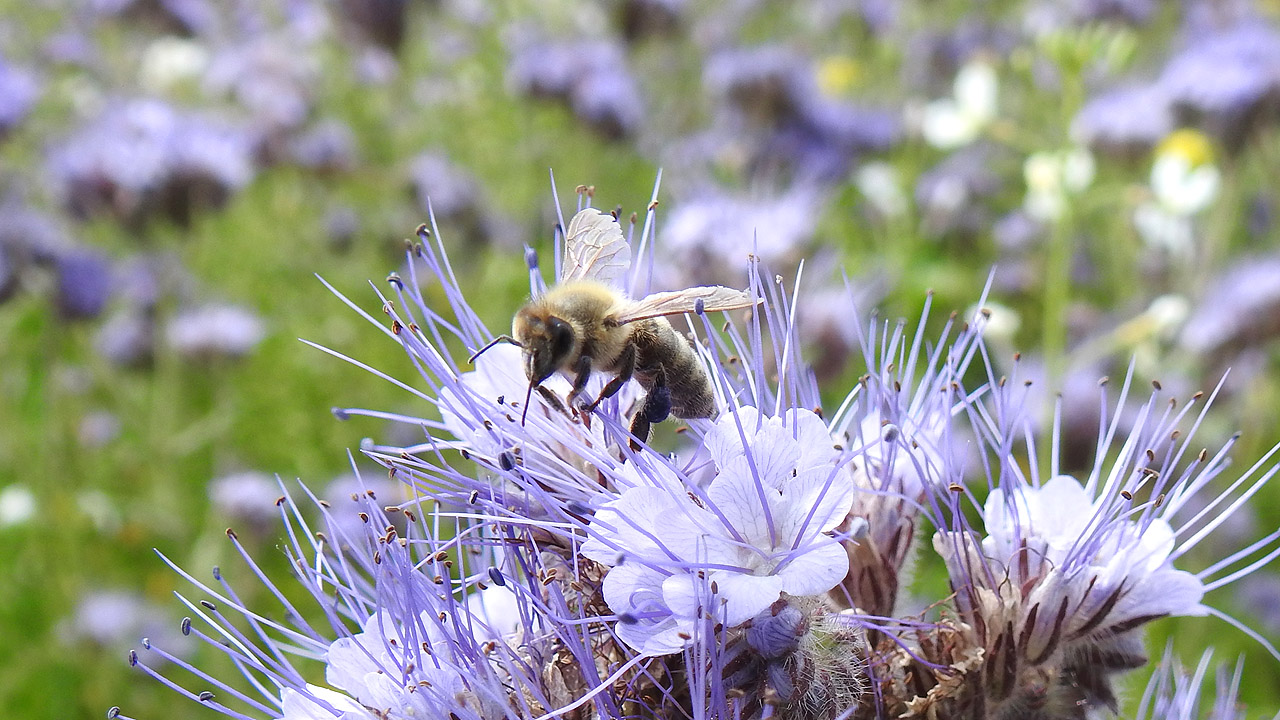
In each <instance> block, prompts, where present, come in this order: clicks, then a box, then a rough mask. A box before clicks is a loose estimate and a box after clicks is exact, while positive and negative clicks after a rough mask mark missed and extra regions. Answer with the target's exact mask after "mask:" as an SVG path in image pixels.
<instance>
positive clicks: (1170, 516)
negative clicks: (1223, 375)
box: [933, 378, 1280, 717]
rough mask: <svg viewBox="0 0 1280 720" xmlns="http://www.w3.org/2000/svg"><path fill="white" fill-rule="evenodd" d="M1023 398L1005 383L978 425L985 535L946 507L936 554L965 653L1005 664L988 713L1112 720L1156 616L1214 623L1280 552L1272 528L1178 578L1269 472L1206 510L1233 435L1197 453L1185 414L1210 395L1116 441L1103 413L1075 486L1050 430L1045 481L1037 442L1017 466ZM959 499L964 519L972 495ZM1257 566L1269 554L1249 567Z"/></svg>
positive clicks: (1158, 410)
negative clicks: (1070, 709) (1215, 592)
mask: <svg viewBox="0 0 1280 720" xmlns="http://www.w3.org/2000/svg"><path fill="white" fill-rule="evenodd" d="M1130 379H1131V378H1126V381H1125V383H1124V388H1123V390H1122V392H1121V404H1123V400H1124V398H1125V397H1127V395H1128V391H1129V383H1130ZM1018 392H1019V391H1015V390H1013V389H1012V387H1011V384H1009V385H1004V386H1001V387H998V388H996V389H995V390H993V391H992V393H991V394H990V404H989V405H988V406H987V407H986V408H985V410H984V411H983V419H982V421H981V422H980V423H979V437H981V438H983V440H984V443H989V444H990V450H991V451H992V452H991V455H992V456H993V457H994V458H997V460H996V461H995V462H993V463H991V464H988V465H987V467H988V468H990V471H989V472H990V480H989V483H990V491H989V493H988V494H987V497H986V500H985V501H984V502H983V503H982V506H981V510H980V513H979V514H980V516H981V525H982V527H981V529H980V530H979V529H978V528H975V527H971V526H970V525H969V523H968V521H967V520H965V516H964V515H963V514H961V513H959V512H958V511H956V510H953V511H952V512H951V514H950V517H940V518H938V527H939V528H940V530H939V532H938V533H937V534H936V535H935V536H934V540H933V543H934V548H935V549H936V550H937V552H938V553H939V554H941V555H942V557H943V558H944V560H945V561H946V563H947V568H948V571H949V573H950V576H951V583H952V586H953V587H954V588H955V589H956V592H957V595H956V605H957V609H958V610H959V611H960V616H961V618H963V619H964V622H965V623H967V625H968V628H969V632H971V633H972V641H973V642H975V643H978V644H979V645H980V646H981V647H983V648H984V651H985V653H986V654H987V655H988V656H990V657H992V660H991V661H990V662H989V663H988V665H989V666H990V665H994V666H995V667H1001V668H1003V670H1001V671H996V670H995V668H994V667H991V668H989V669H984V671H983V676H982V678H981V685H982V687H983V689H984V691H985V693H986V697H985V702H987V703H988V704H989V705H991V706H995V707H999V708H1001V712H1003V713H1005V715H1001V717H1005V716H1008V717H1014V716H1015V715H1013V714H1009V713H1017V712H1027V708H1029V707H1031V708H1037V710H1036V711H1037V712H1048V711H1047V710H1044V708H1047V707H1052V706H1054V705H1056V704H1059V703H1064V702H1070V703H1076V704H1078V705H1080V706H1081V707H1104V706H1105V707H1109V708H1110V709H1111V710H1112V711H1113V712H1114V711H1117V708H1118V701H1117V698H1116V695H1115V693H1114V691H1113V690H1112V689H1111V680H1112V677H1113V676H1114V675H1115V674H1117V673H1119V672H1121V671H1124V670H1129V669H1133V668H1136V667H1140V666H1142V665H1143V664H1145V663H1146V662H1147V658H1146V655H1145V652H1144V650H1143V646H1142V642H1141V634H1140V632H1139V628H1141V627H1143V626H1144V625H1146V624H1147V623H1149V622H1151V621H1153V620H1156V619H1159V618H1163V617H1169V616H1188V615H1205V614H1209V613H1214V614H1220V613H1218V612H1217V611H1215V610H1213V609H1212V608H1210V607H1209V606H1207V605H1205V604H1204V602H1203V601H1204V596H1205V594H1206V593H1207V592H1208V591H1210V590H1212V589H1215V588H1217V587H1221V586H1223V585H1225V584H1227V583H1230V582H1232V581H1233V580H1235V579H1236V578H1238V577H1241V576H1242V575H1244V574H1248V573H1249V572H1251V571H1252V569H1253V568H1255V567H1260V566H1261V564H1265V563H1266V562H1268V561H1269V560H1270V559H1271V558H1272V557H1274V556H1276V555H1277V554H1280V548H1277V547H1275V544H1276V543H1275V541H1276V539H1277V537H1280V532H1277V533H1273V534H1272V535H1271V536H1269V537H1267V538H1264V539H1263V540H1262V541H1260V542H1259V543H1256V544H1254V545H1251V546H1249V547H1247V548H1244V549H1243V550H1242V551H1240V552H1238V553H1236V554H1233V555H1231V556H1229V557H1227V558H1225V559H1223V560H1222V561H1221V562H1219V563H1216V564H1215V565H1213V566H1211V567H1210V568H1208V569H1206V570H1202V571H1200V572H1198V573H1193V572H1190V571H1188V570H1184V569H1181V568H1179V567H1176V566H1175V563H1176V562H1178V561H1179V559H1180V558H1181V557H1182V556H1183V555H1185V554H1186V553H1187V552H1188V551H1190V550H1191V549H1192V548H1193V547H1195V546H1196V545H1197V544H1199V543H1200V542H1201V541H1203V540H1204V539H1205V538H1206V537H1208V536H1209V535H1210V534H1211V533H1212V532H1213V531H1214V529H1215V528H1217V527H1218V526H1219V525H1221V524H1222V523H1223V522H1225V521H1226V520H1227V519H1228V518H1229V517H1230V516H1231V515H1232V514H1233V513H1234V512H1236V511H1237V510H1238V509H1239V508H1240V507H1241V506H1242V505H1243V504H1244V503H1245V502H1247V500H1248V499H1249V498H1250V497H1252V496H1253V494H1254V493H1256V492H1257V490H1258V488H1260V487H1261V486H1262V485H1263V484H1265V483H1266V482H1267V481H1268V480H1269V479H1270V478H1271V476H1272V475H1273V474H1274V473H1275V472H1276V468H1274V467H1272V468H1270V469H1267V468H1266V466H1265V463H1264V462H1260V463H1259V464H1258V465H1255V466H1254V467H1252V468H1250V469H1249V470H1248V471H1246V472H1245V473H1244V474H1243V475H1241V476H1240V477H1239V478H1237V479H1236V480H1234V481H1233V482H1231V484H1230V486H1229V487H1228V488H1227V491H1226V492H1225V493H1224V494H1221V495H1217V496H1216V497H1214V498H1212V499H1211V500H1209V501H1208V502H1207V504H1205V503H1199V504H1197V503H1196V502H1195V499H1196V498H1197V495H1198V494H1200V493H1206V492H1208V491H1207V488H1208V486H1209V483H1210V482H1211V481H1212V480H1214V479H1215V478H1217V477H1218V476H1219V475H1221V474H1222V473H1223V471H1224V470H1225V468H1226V464H1227V450H1228V449H1229V448H1230V445H1231V444H1232V443H1233V442H1234V439H1233V440H1232V441H1231V443H1228V445H1227V447H1224V448H1223V449H1222V450H1220V451H1218V452H1216V453H1214V454H1212V455H1211V454H1210V453H1209V452H1208V451H1207V450H1200V451H1199V452H1198V453H1197V451H1196V450H1195V448H1194V446H1193V445H1192V442H1193V438H1194V436H1195V431H1196V430H1197V429H1198V427H1199V425H1200V422H1201V421H1202V420H1203V417H1204V410H1203V409H1202V410H1201V411H1200V412H1199V413H1198V414H1194V413H1192V409H1193V408H1195V407H1196V406H1197V405H1198V404H1201V403H1200V401H1201V400H1202V399H1203V394H1202V393H1198V394H1196V395H1195V396H1194V397H1193V398H1192V400H1191V402H1189V403H1187V404H1186V405H1183V406H1181V407H1179V404H1178V403H1177V402H1176V401H1170V402H1167V403H1166V402H1162V398H1161V397H1160V391H1159V390H1158V389H1157V391H1156V392H1155V393H1153V395H1152V397H1151V399H1150V401H1148V402H1147V403H1146V404H1145V405H1143V406H1142V409H1141V411H1140V413H1139V415H1138V417H1137V418H1136V419H1134V420H1133V424H1132V426H1131V427H1130V428H1129V429H1128V432H1127V436H1123V435H1121V433H1119V432H1118V427H1119V424H1120V420H1119V418H1118V415H1119V413H1118V412H1116V413H1113V414H1112V415H1111V416H1110V417H1106V416H1105V414H1104V422H1103V425H1102V427H1101V428H1100V430H1099V435H1098V438H1099V439H1098V446H1097V449H1096V455H1095V457H1096V460H1095V461H1094V464H1093V466H1092V467H1091V468H1090V469H1089V471H1088V472H1087V473H1086V474H1082V475H1081V476H1079V477H1075V476H1072V475H1068V474H1065V473H1063V472H1061V471H1060V470H1059V469H1058V462H1059V458H1058V453H1057V448H1058V443H1057V441H1056V434H1057V432H1058V430H1057V426H1056V425H1055V427H1054V430H1053V432H1054V435H1055V437H1054V438H1053V439H1052V440H1051V444H1052V446H1053V448H1052V452H1051V454H1050V457H1049V464H1050V471H1049V473H1048V475H1047V477H1042V476H1041V475H1040V474H1039V471H1038V470H1037V469H1036V462H1037V458H1038V457H1040V453H1039V451H1038V450H1037V449H1036V447H1035V443H1034V442H1033V441H1029V444H1028V445H1027V447H1026V451H1027V453H1028V455H1029V458H1030V466H1031V470H1030V472H1027V471H1026V470H1024V469H1023V467H1022V466H1021V465H1020V463H1018V462H1017V461H1016V455H1015V453H1014V448H1015V446H1016V445H1018V443H1019V439H1020V438H1022V437H1026V438H1030V437H1032V435H1031V433H1030V432H1028V430H1027V426H1026V425H1025V423H1027V422H1028V418H1027V417H1026V416H1025V415H1024V414H1022V412H1021V410H1020V409H1019V401H1017V400H1015V399H1014V398H1015V397H1016V395H1017V393H1018ZM1104 402H1105V395H1104ZM1204 404H1205V405H1206V409H1207V403H1204ZM1117 445H1118V447H1117ZM1274 452H1275V450H1273V451H1272V453H1274ZM1268 457H1270V455H1269V456H1268ZM1265 460H1266V458H1264V461H1265ZM955 490H957V491H959V492H958V493H957V495H956V497H957V502H956V503H954V507H957V508H958V507H959V502H958V498H959V497H963V491H962V489H961V488H955ZM1257 554H1261V555H1262V556H1263V557H1261V558H1255V559H1253V560H1252V561H1250V560H1249V558H1250V557H1251V556H1253V555H1257ZM976 682H978V681H976V680H975V683H976ZM1043 716H1044V717H1057V716H1056V715H1051V714H1046V715H1043Z"/></svg>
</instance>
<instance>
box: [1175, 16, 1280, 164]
mask: <svg viewBox="0 0 1280 720" xmlns="http://www.w3.org/2000/svg"><path fill="white" fill-rule="evenodd" d="M1159 84H1160V86H1161V89H1162V90H1163V91H1164V92H1165V93H1167V94H1168V96H1169V98H1170V99H1171V101H1172V103H1173V108H1174V109H1175V111H1176V112H1177V113H1178V114H1179V116H1180V118H1181V119H1182V120H1183V121H1184V122H1186V123H1189V124H1196V125H1200V126H1202V127H1204V128H1205V129H1206V130H1208V131H1210V132H1212V133H1214V134H1215V135H1216V136H1217V137H1218V138H1219V139H1220V140H1221V141H1222V142H1224V143H1225V144H1226V145H1228V146H1229V147H1231V148H1233V149H1239V148H1240V147H1241V145H1242V144H1243V141H1244V139H1245V138H1247V137H1248V135H1249V130H1250V129H1251V128H1253V127H1254V126H1256V125H1258V124H1259V123H1273V122H1275V121H1276V120H1277V119H1278V118H1280V31H1277V30H1276V29H1275V28H1274V27H1273V26H1271V25H1270V24H1265V23H1262V22H1260V21H1255V22H1249V23H1242V24H1240V25H1237V26H1235V27H1232V28H1229V29H1225V30H1222V31H1219V32H1216V33H1212V34H1208V35H1199V36H1197V37H1195V38H1194V39H1193V40H1191V41H1190V42H1189V43H1188V44H1187V46H1186V47H1185V48H1184V49H1183V50H1182V51H1181V52H1179V53H1177V54H1176V55H1174V56H1173V57H1172V58H1171V59H1170V60H1169V62H1168V64H1167V65H1166V66H1165V68H1164V72H1163V73H1161V75H1160V79H1159Z"/></svg>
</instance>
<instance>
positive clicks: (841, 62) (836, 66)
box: [817, 55, 862, 97]
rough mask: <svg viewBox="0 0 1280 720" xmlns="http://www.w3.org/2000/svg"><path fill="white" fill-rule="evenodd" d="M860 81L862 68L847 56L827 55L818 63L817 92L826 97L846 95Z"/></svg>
mask: <svg viewBox="0 0 1280 720" xmlns="http://www.w3.org/2000/svg"><path fill="white" fill-rule="evenodd" d="M861 79H862V67H861V66H860V65H859V64H858V61H857V60H854V59H853V58H851V57H849V56H848V55H828V56H826V57H825V58H823V59H822V60H820V61H819V62H818V70H817V80H818V90H820V91H821V92H822V94H823V95H826V96H827V97H840V96H843V95H848V94H849V93H850V92H851V91H852V90H853V89H854V88H855V87H857V85H858V81H859V80H861Z"/></svg>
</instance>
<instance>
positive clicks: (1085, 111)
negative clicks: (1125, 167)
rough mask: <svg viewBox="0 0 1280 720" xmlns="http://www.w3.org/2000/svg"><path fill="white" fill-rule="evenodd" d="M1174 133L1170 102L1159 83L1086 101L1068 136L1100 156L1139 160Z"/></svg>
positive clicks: (1135, 87)
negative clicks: (1118, 156)
mask: <svg viewBox="0 0 1280 720" xmlns="http://www.w3.org/2000/svg"><path fill="white" fill-rule="evenodd" d="M1173 129H1174V117H1173V108H1172V99H1171V97H1170V95H1169V93H1168V90H1167V89H1166V88H1165V87H1164V86H1163V85H1161V84H1159V83H1154V84H1149V85H1130V86H1128V87H1121V88H1117V89H1114V90H1110V91H1107V92H1104V93H1102V94H1100V95H1097V96H1096V97H1094V98H1093V99H1091V100H1089V101H1088V102H1087V103H1086V104H1085V106H1084V108H1082V109H1081V110H1080V113H1079V114H1078V115H1076V117H1075V120H1073V121H1072V124H1071V132H1072V135H1073V136H1074V137H1075V138H1076V139H1077V140H1078V141H1079V142H1081V143H1084V144H1086V145H1088V146H1089V147H1091V148H1092V149H1094V150H1095V151H1097V152H1099V153H1101V154H1118V155H1129V156H1134V157H1137V156H1141V155H1142V154H1144V153H1146V152H1148V151H1150V150H1151V148H1153V147H1155V146H1156V144H1157V143H1159V142H1160V141H1161V140H1163V139H1164V138H1165V136H1167V135H1168V134H1169V133H1170V132H1173Z"/></svg>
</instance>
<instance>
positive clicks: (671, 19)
mask: <svg viewBox="0 0 1280 720" xmlns="http://www.w3.org/2000/svg"><path fill="white" fill-rule="evenodd" d="M688 4H689V3H688V0H622V2H621V3H619V4H618V9H617V11H616V13H617V22H618V27H619V29H621V30H622V36H623V37H624V38H626V39H627V40H628V41H629V42H636V41H638V40H643V39H645V38H648V37H655V36H661V35H668V34H671V33H674V32H676V31H677V30H678V29H679V28H680V26H681V24H683V23H684V22H685V18H684V15H685V12H686V9H687V6H688Z"/></svg>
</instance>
